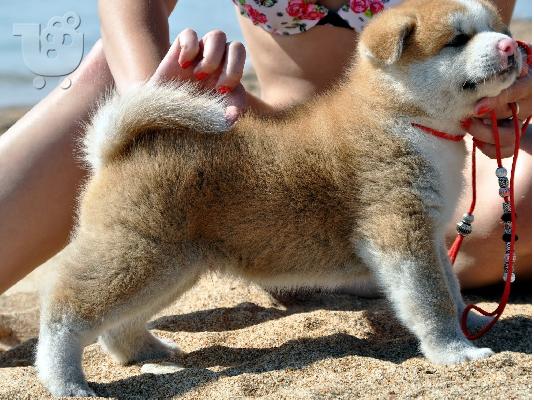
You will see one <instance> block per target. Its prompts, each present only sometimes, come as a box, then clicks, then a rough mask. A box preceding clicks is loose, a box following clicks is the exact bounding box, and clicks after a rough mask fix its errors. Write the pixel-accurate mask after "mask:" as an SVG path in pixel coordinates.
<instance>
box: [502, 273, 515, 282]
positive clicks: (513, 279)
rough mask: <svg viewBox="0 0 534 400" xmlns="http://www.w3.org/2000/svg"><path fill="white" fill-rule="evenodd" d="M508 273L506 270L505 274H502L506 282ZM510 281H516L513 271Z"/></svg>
mask: <svg viewBox="0 0 534 400" xmlns="http://www.w3.org/2000/svg"><path fill="white" fill-rule="evenodd" d="M507 275H508V272H507V271H506V272H504V274H502V280H503V281H505V282H506V276H507ZM510 282H515V274H514V273H513V272H512V276H511V278H510Z"/></svg>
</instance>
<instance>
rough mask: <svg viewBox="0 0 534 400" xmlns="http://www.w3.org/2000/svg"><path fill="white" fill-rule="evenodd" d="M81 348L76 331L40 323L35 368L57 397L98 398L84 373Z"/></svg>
mask: <svg viewBox="0 0 534 400" xmlns="http://www.w3.org/2000/svg"><path fill="white" fill-rule="evenodd" d="M82 346H83V343H82V341H81V340H80V337H79V335H78V334H76V333H75V332H74V329H68V328H66V327H65V326H63V325H59V324H49V323H46V322H42V323H41V329H40V332H39V342H38V345H37V354H36V360H35V366H36V367H37V373H38V376H39V379H40V381H41V383H42V384H43V385H44V386H46V388H47V389H48V390H49V391H50V393H52V394H53V395H54V396H80V397H89V396H96V394H95V392H94V391H93V390H92V389H91V388H90V387H89V385H88V384H87V381H86V380H85V376H84V374H83V370H82V365H81V358H82V349H83V347H82Z"/></svg>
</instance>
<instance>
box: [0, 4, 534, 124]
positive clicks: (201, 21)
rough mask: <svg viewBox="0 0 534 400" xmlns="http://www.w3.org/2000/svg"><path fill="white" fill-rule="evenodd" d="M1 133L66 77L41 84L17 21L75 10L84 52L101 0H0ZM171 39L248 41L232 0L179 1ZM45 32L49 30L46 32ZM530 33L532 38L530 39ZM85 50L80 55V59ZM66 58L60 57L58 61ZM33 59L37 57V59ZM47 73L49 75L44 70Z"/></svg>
mask: <svg viewBox="0 0 534 400" xmlns="http://www.w3.org/2000/svg"><path fill="white" fill-rule="evenodd" d="M0 4H1V5H0V60H1V61H2V62H1V63H0V133H1V132H2V131H3V130H5V129H6V127H7V126H8V125H10V123H11V122H10V120H13V118H16V117H18V116H19V115H20V113H21V112H23V111H24V109H26V108H27V107H28V106H31V105H33V104H35V103H37V102H38V101H39V100H40V99H41V98H43V97H44V96H46V94H47V93H49V92H50V91H51V90H52V89H53V88H54V87H55V86H56V85H57V84H58V83H59V82H61V81H62V79H63V78H62V77H46V83H45V84H44V82H43V80H42V79H41V78H39V79H41V82H40V83H39V84H38V85H37V86H41V85H43V84H44V87H42V88H36V84H35V82H34V79H35V78H36V76H37V74H36V73H34V72H35V70H36V69H37V70H38V69H39V67H40V66H41V65H40V64H39V62H38V60H37V65H36V66H35V65H34V66H33V69H34V72H32V71H31V70H30V69H29V67H31V66H30V65H28V64H29V62H28V60H26V62H25V60H24V58H23V46H22V36H14V34H13V33H14V24H21V23H26V24H41V32H43V31H44V30H45V28H46V26H47V23H48V21H49V20H50V18H52V17H54V16H63V15H64V14H65V13H66V12H69V11H73V12H75V13H76V14H77V15H79V17H80V24H79V26H78V27H77V29H76V31H77V32H80V33H83V35H84V38H83V39H84V40H83V49H80V50H81V51H83V53H87V52H88V51H89V49H90V48H91V47H92V46H93V44H94V43H95V41H96V40H97V39H98V38H99V36H100V33H99V29H100V27H99V21H98V14H97V5H96V1H95V0H93V1H76V2H75V1H72V0H53V1H50V0H48V1H45V0H22V1H21V0H2V1H1V3H0ZM531 18H532V3H531V0H517V4H516V8H515V12H514V25H513V31H514V33H515V34H517V33H518V31H521V32H519V36H518V37H519V38H523V39H527V40H529V39H530V34H531ZM170 27H171V37H175V36H176V35H177V34H178V33H179V32H180V31H181V30H182V29H183V28H185V27H192V28H194V29H195V30H197V32H199V33H200V34H201V35H203V34H204V33H206V32H208V31H209V30H211V29H214V28H219V29H222V30H223V31H225V32H226V33H227V35H228V38H229V40H243V38H242V35H241V32H240V30H239V26H238V24H237V20H236V13H235V7H234V6H233V5H232V4H231V2H230V0H202V1H198V0H180V1H179V3H178V6H177V8H176V10H175V11H174V13H173V14H172V15H171V17H170ZM45 33H46V32H45ZM525 35H527V37H525ZM81 55H82V53H80V57H81ZM60 59H63V58H61V57H58V61H59V60H60ZM33 61H34V63H35V61H36V60H33ZM41 74H42V75H45V74H44V73H42V72H41Z"/></svg>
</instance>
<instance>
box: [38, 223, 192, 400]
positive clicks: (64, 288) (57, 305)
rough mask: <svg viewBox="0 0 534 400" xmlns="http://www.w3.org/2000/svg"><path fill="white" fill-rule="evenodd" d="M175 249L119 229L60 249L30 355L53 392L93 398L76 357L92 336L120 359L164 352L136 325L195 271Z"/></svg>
mask: <svg viewBox="0 0 534 400" xmlns="http://www.w3.org/2000/svg"><path fill="white" fill-rule="evenodd" d="M179 247H180V246H171V245H162V243H161V242H159V241H152V240H151V239H150V238H146V237H143V236H142V235H139V236H138V235H136V234H135V233H133V232H123V233H121V234H120V235H115V236H114V237H112V235H108V236H106V237H104V238H103V237H97V239H96V240H92V239H86V238H80V237H78V238H77V239H76V240H75V242H74V243H72V244H71V245H70V246H69V248H68V249H66V250H67V251H66V252H65V254H64V257H62V259H61V260H60V261H61V262H60V264H59V265H58V266H57V268H56V271H57V274H58V276H57V279H56V281H55V283H54V285H53V286H52V287H51V289H50V290H49V293H48V294H46V295H45V296H44V304H43V308H42V309H43V311H44V312H43V314H42V318H41V331H40V335H39V343H38V350H37V359H36V366H37V369H38V374H39V378H40V380H41V382H42V383H43V384H44V385H45V386H46V387H47V388H48V389H49V390H50V392H51V393H52V394H54V395H56V396H91V395H94V393H93V392H92V391H91V389H90V388H89V386H88V384H87V382H86V380H85V377H84V374H83V370H82V367H81V354H82V350H83V347H84V346H85V345H87V344H89V343H91V342H92V341H93V340H94V339H96V337H97V336H99V335H102V342H103V344H104V346H105V348H106V349H107V350H109V351H110V352H111V353H112V354H113V355H114V356H115V358H117V359H118V360H119V361H121V362H128V361H134V360H138V359H143V358H147V357H148V358H152V357H154V356H163V355H166V354H168V353H169V349H170V348H171V346H166V345H164V344H162V342H160V341H158V340H157V339H156V338H155V337H153V336H152V335H150V333H149V332H148V331H147V330H146V328H145V327H144V324H143V323H144V321H146V319H147V318H148V317H149V316H150V315H152V313H154V312H156V311H157V310H159V309H160V308H162V307H164V306H165V305H167V304H168V303H169V302H170V301H172V300H173V299H175V298H176V297H177V296H178V295H179V294H181V293H182V292H183V291H185V290H186V289H188V288H189V287H190V286H191V285H192V284H193V283H194V282H195V281H196V279H197V277H198V275H199V273H200V269H199V268H198V265H197V264H191V263H189V264H187V263H186V262H185V261H186V257H185V256H184V254H185V253H181V251H185V250H184V249H181V248H179ZM191 259H192V257H189V258H187V261H191ZM132 317H133V319H132ZM106 331H107V332H106ZM104 332H105V333H104ZM121 341H122V343H121ZM165 352H166V354H164V353H165Z"/></svg>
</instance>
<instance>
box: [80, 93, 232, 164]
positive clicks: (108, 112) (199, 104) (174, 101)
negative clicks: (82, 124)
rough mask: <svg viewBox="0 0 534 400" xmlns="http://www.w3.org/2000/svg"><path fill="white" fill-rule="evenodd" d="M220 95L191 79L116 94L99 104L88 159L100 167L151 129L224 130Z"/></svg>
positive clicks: (88, 137)
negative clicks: (206, 89) (209, 91)
mask: <svg viewBox="0 0 534 400" xmlns="http://www.w3.org/2000/svg"><path fill="white" fill-rule="evenodd" d="M224 112H225V105H224V101H223V99H222V97H221V96H219V95H216V94H211V93H208V92H206V91H205V90H204V91H203V90H201V89H199V88H198V87H197V86H196V85H194V84H191V83H180V84H177V83H166V84H162V85H155V84H151V83H148V84H145V85H142V86H138V87H135V88H133V89H131V90H129V91H127V92H126V93H123V94H121V95H120V96H119V95H118V94H115V95H113V96H111V97H109V98H108V100H104V102H103V103H102V104H101V105H100V106H99V107H98V108H97V111H96V113H95V115H94V116H93V118H92V120H91V122H90V124H89V126H88V127H87V130H86V135H85V138H84V140H83V148H84V153H85V160H86V161H87V162H88V163H89V164H90V166H91V168H92V169H93V170H98V169H99V168H101V167H102V166H104V165H106V164H107V163H108V162H109V161H110V160H112V159H113V158H115V157H117V156H120V155H121V154H122V153H123V152H124V150H125V149H126V147H127V146H128V145H129V144H130V143H132V141H134V140H135V139H136V138H137V137H139V136H140V135H142V134H143V133H146V132H149V131H158V130H167V129H169V130H180V129H184V128H185V129H187V130H195V131H200V132H205V133H222V132H224V131H227V130H228V128H229V126H228V123H227V122H226V119H225V116H224Z"/></svg>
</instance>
